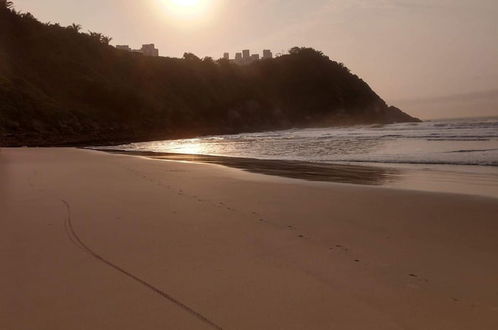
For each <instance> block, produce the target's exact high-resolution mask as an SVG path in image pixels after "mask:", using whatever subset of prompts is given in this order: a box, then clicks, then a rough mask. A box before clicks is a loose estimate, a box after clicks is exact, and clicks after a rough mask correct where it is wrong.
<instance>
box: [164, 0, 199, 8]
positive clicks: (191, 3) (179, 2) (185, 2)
mask: <svg viewBox="0 0 498 330" xmlns="http://www.w3.org/2000/svg"><path fill="white" fill-rule="evenodd" d="M170 1H171V3H172V4H173V5H174V6H178V7H183V8H189V7H190V8H192V7H195V6H198V5H199V4H200V2H201V0H170Z"/></svg>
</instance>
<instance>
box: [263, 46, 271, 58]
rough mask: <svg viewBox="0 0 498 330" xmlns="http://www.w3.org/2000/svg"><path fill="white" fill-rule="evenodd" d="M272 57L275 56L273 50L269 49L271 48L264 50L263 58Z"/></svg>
mask: <svg viewBox="0 0 498 330" xmlns="http://www.w3.org/2000/svg"><path fill="white" fill-rule="evenodd" d="M271 58H273V53H272V52H271V50H269V49H265V50H263V59H264V60H268V59H271Z"/></svg>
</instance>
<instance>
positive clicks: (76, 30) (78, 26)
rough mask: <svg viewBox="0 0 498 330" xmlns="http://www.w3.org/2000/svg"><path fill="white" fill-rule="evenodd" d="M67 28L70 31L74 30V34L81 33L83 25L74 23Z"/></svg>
mask: <svg viewBox="0 0 498 330" xmlns="http://www.w3.org/2000/svg"><path fill="white" fill-rule="evenodd" d="M67 28H68V29H70V30H72V31H74V32H80V30H81V25H80V24H76V23H73V24H71V25H69V26H68V27H67Z"/></svg>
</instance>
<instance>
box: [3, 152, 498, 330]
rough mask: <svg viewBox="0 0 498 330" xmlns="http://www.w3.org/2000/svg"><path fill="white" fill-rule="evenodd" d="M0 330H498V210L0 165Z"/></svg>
mask: <svg viewBox="0 0 498 330" xmlns="http://www.w3.org/2000/svg"><path fill="white" fill-rule="evenodd" d="M0 212H1V217H0V226H1V231H0V261H1V265H2V266H1V268H0V269H1V276H0V278H1V280H0V292H1V293H2V294H1V295H0V329H9V330H21V329H23V330H24V329H39V330H42V329H47V330H48V329H50V330H56V329H72V330H77V329H93V330H100V329H102V330H103V329H106V330H109V329H120V330H126V329H130V330H131V329H175V330H177V329H248V330H249V329H251V330H252V329H286V330H290V329H301V330H302V329H314V330H319V329H340V330H348V329H351V330H353V329H369V330H373V329H379V330H388V329H431V330H432V329H433V330H436V329H437V330H439V329H448V330H450V329H451V330H457V329H481V330H486V329H489V330H491V329H498V220H497V218H496V215H497V214H498V200H497V199H486V198H480V197H470V196H463V195H451V194H434V193H422V192H410V191H398V190H392V189H385V188H376V187H365V186H353V185H342V184H331V183H310V182H305V181H300V180H291V179H282V178H275V177H270V176H264V175H259V174H252V173H246V172H243V171H240V170H236V169H230V168H225V167H222V166H218V165H206V164H195V163H183V162H170V161H159V160H151V159H145V158H141V157H131V156H123V155H113V154H107V153H101V152H95V151H86V150H78V149H27V148H26V149H2V150H1V151H0Z"/></svg>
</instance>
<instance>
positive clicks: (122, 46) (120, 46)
mask: <svg viewBox="0 0 498 330" xmlns="http://www.w3.org/2000/svg"><path fill="white" fill-rule="evenodd" d="M116 49H121V50H126V51H127V52H131V50H132V49H131V48H130V46H128V45H116Z"/></svg>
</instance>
